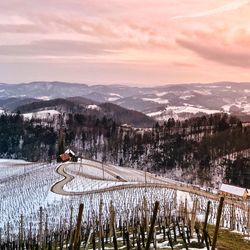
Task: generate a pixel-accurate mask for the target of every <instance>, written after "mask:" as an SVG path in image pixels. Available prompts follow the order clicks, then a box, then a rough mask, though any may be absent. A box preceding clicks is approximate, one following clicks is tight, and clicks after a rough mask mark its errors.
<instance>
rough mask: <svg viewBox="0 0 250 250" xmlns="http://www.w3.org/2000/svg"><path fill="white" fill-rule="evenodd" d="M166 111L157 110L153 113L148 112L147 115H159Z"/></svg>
mask: <svg viewBox="0 0 250 250" xmlns="http://www.w3.org/2000/svg"><path fill="white" fill-rule="evenodd" d="M163 112H164V111H156V112H152V113H148V114H147V115H148V116H150V117H154V116H159V115H161V114H162V113H163Z"/></svg>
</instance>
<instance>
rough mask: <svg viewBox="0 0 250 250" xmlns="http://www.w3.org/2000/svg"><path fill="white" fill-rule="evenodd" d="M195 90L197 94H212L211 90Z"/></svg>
mask: <svg viewBox="0 0 250 250" xmlns="http://www.w3.org/2000/svg"><path fill="white" fill-rule="evenodd" d="M193 92H195V93H197V94H200V95H206V96H207V95H212V93H211V91H210V90H205V89H204V90H194V91H193Z"/></svg>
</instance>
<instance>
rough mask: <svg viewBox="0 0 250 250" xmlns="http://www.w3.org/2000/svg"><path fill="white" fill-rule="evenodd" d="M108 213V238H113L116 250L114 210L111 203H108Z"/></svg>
mask: <svg viewBox="0 0 250 250" xmlns="http://www.w3.org/2000/svg"><path fill="white" fill-rule="evenodd" d="M109 213H110V238H111V237H112V236H113V243H114V249H115V250H117V249H118V246H117V238H116V231H115V210H114V206H113V203H112V201H111V202H110V207H109Z"/></svg>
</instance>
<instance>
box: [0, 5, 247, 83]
mask: <svg viewBox="0 0 250 250" xmlns="http://www.w3.org/2000/svg"><path fill="white" fill-rule="evenodd" d="M0 37H1V39H0V73H1V80H0V81H1V82H8V83H14V82H28V81H38V80H48V81H52V80H58V81H70V82H79V83H88V84H99V83H101V84H108V83H119V84H123V83H124V84H125V83H126V84H131V85H144V86H151V85H159V84H168V83H190V82H204V83H205V82H215V81H227V80H228V81H238V82H239V81H250V75H249V68H250V1H249V0H235V1H234V0H209V1H200V0H189V1H186V0H180V1H175V0H126V1H123V0H107V1H100V0H63V1H62V0H53V1H49V0H43V1H42V0H36V1H27V0H9V1H1V3H0Z"/></svg>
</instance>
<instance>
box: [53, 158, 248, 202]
mask: <svg viewBox="0 0 250 250" xmlns="http://www.w3.org/2000/svg"><path fill="white" fill-rule="evenodd" d="M72 168H73V169H72ZM56 171H57V173H58V174H60V175H61V176H63V179H62V180H60V181H58V182H57V183H55V184H54V185H53V186H52V187H51V191H52V192H54V193H56V194H59V195H65V196H79V195H86V194H96V193H104V192H110V191H115V190H123V189H132V188H145V187H146V188H168V189H175V190H179V191H183V192H188V193H192V194H196V195H199V196H204V197H206V198H208V199H212V200H219V196H218V195H217V194H213V193H210V192H206V191H204V190H201V189H197V188H194V187H193V186H190V185H187V184H185V183H181V182H178V181H174V180H171V179H168V178H164V177H160V176H155V175H154V174H151V173H148V172H147V173H146V185H145V172H144V171H142V170H137V169H133V168H127V167H117V166H113V165H108V164H104V165H102V163H100V162H96V161H92V160H83V161H82V162H81V163H63V164H61V165H59V167H58V168H57V170H56ZM103 171H104V172H103ZM103 175H105V178H104V179H103ZM80 178H83V179H82V180H81V179H80ZM77 179H78V186H74V187H76V188H71V189H70V188H66V187H67V185H69V184H72V182H74V181H76V180H77ZM79 179H80V180H81V181H79ZM89 180H93V181H94V180H96V181H99V183H97V184H96V185H95V186H93V187H92V186H87V185H89V184H87V182H88V181H89ZM76 185H77V184H76ZM79 186H80V187H79ZM225 202H226V203H227V204H237V205H238V206H239V207H243V206H242V202H241V201H237V200H231V199H225Z"/></svg>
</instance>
